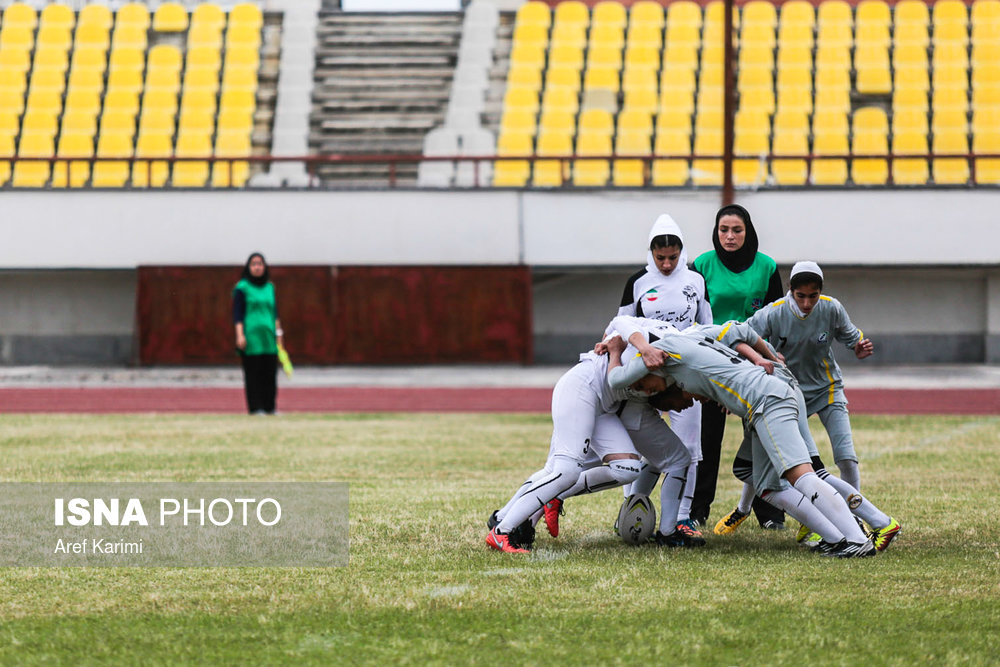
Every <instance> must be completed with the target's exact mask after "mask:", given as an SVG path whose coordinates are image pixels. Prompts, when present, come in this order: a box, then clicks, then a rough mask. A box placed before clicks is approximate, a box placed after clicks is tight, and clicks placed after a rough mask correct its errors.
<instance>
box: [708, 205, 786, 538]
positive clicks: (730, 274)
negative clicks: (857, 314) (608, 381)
mask: <svg viewBox="0 0 1000 667" xmlns="http://www.w3.org/2000/svg"><path fill="white" fill-rule="evenodd" d="M712 244H713V245H714V246H715V250H709V251H708V252H705V253H702V254H701V255H698V257H697V259H695V260H694V269H695V271H697V272H698V273H700V274H701V275H702V276H704V277H705V288H706V292H707V296H708V302H709V304H711V306H712V319H713V321H714V323H715V324H722V323H724V322H727V321H729V320H737V321H739V322H744V321H746V320H747V319H748V318H749V317H750V316H751V315H753V314H754V313H755V312H757V310H759V309H760V308H762V307H763V306H764V305H766V304H768V303H771V302H772V301H774V300H775V299H780V298H781V297H782V296H783V295H784V293H785V291H784V289H782V287H781V276H780V275H779V274H778V264H777V263H776V262H775V261H774V260H773V259H771V258H770V257H768V256H767V255H765V254H764V253H762V252H757V230H755V229H754V226H753V221H751V220H750V213H749V212H748V211H747V210H746V209H745V208H743V207H742V206H738V205H736V204H730V205H728V206H723V207H722V208H720V209H719V212H718V213H716V214H715V229H714V230H713V231H712ZM725 428H726V412H725V410H724V409H723V407H722V406H721V405H718V404H717V403H708V404H706V405H705V406H704V407H703V409H702V415H701V447H702V457H703V458H702V463H701V464H700V465H699V467H698V478H697V481H696V482H695V489H694V501H693V502H692V504H691V518H692V519H695V520H697V521H698V522H699V523H701V524H702V525H705V524H706V522H707V521H708V516H709V511H710V509H711V506H712V501H714V500H715V487H716V481H717V480H718V477H719V459H720V457H721V454H722V436H723V434H724V433H725ZM753 506H754V511H755V512H756V514H757V520H758V521H760V524H761V526H763V527H765V528H775V529H781V528H784V513H783V512H781V511H780V510H778V509H776V508H774V507H772V506H771V505H768V504H767V503H765V502H764V501H762V500H758V499H756V498H755V499H754V505H753Z"/></svg>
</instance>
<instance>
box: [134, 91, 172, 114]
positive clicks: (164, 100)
mask: <svg viewBox="0 0 1000 667" xmlns="http://www.w3.org/2000/svg"><path fill="white" fill-rule="evenodd" d="M142 109H143V111H163V112H166V113H170V114H175V113H177V93H175V92H172V91H170V90H169V89H156V88H148V89H146V91H145V92H144V93H143V95H142Z"/></svg>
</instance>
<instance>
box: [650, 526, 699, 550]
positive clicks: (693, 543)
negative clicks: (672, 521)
mask: <svg viewBox="0 0 1000 667" xmlns="http://www.w3.org/2000/svg"><path fill="white" fill-rule="evenodd" d="M653 541H654V542H655V543H656V546H658V547H671V548H673V547H703V546H705V540H704V539H703V538H701V537H690V536H688V535H685V534H684V533H683V532H681V531H680V530H675V531H674V532H672V533H670V534H669V535H664V534H663V533H661V532H660V531H656V532H655V533H654V534H653Z"/></svg>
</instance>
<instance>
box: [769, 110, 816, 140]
mask: <svg viewBox="0 0 1000 667" xmlns="http://www.w3.org/2000/svg"><path fill="white" fill-rule="evenodd" d="M774 132H775V133H777V132H798V133H802V134H805V135H808V134H809V113H808V112H806V111H796V110H784V109H780V108H779V109H778V111H777V112H776V113H775V114H774Z"/></svg>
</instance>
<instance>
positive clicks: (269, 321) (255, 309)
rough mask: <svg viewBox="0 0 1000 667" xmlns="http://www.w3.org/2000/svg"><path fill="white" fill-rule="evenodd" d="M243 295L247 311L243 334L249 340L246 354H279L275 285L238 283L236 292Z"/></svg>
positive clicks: (242, 281)
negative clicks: (276, 330)
mask: <svg viewBox="0 0 1000 667" xmlns="http://www.w3.org/2000/svg"><path fill="white" fill-rule="evenodd" d="M236 290H239V291H240V292H242V293H243V296H244V298H245V300H246V311H245V313H244V316H243V334H244V335H245V336H246V338H247V347H246V349H245V350H244V351H243V352H244V353H245V354H249V355H257V354H277V353H278V343H277V340H276V339H275V333H274V321H275V318H276V316H277V306H276V304H275V299H274V285H273V284H271V283H270V282H268V283H266V284H264V285H260V286H257V285H254V284H253V283H251V282H249V281H247V280H241V281H240V282H238V283H236V287H235V290H234V291H236Z"/></svg>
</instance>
